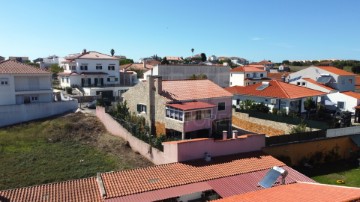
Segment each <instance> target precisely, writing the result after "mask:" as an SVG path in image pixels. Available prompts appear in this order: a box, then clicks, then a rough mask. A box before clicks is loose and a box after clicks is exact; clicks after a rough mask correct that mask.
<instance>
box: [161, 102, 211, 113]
mask: <svg viewBox="0 0 360 202" xmlns="http://www.w3.org/2000/svg"><path fill="white" fill-rule="evenodd" d="M167 106H170V107H174V108H176V109H181V110H183V111H187V110H193V109H206V108H213V107H215V106H216V105H213V104H209V103H206V102H183V103H175V104H167Z"/></svg>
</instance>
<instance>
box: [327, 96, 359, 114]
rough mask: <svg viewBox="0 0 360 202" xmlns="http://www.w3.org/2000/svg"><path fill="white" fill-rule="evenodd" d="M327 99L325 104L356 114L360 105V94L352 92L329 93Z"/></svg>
mask: <svg viewBox="0 0 360 202" xmlns="http://www.w3.org/2000/svg"><path fill="white" fill-rule="evenodd" d="M326 97H327V98H326V99H325V101H324V102H323V104H325V105H327V106H331V105H332V106H334V107H336V108H337V109H339V110H341V111H349V112H352V113H355V107H356V106H359V105H360V93H356V92H352V91H343V92H335V93H329V94H327V96H326ZM329 108H330V109H331V107H329Z"/></svg>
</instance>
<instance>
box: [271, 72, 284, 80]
mask: <svg viewBox="0 0 360 202" xmlns="http://www.w3.org/2000/svg"><path fill="white" fill-rule="evenodd" d="M282 76H284V77H285V78H286V77H287V76H289V73H288V72H278V73H270V72H269V73H267V77H268V78H270V79H271V80H276V81H282V78H281V77H282Z"/></svg>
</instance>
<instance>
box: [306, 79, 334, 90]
mask: <svg viewBox="0 0 360 202" xmlns="http://www.w3.org/2000/svg"><path fill="white" fill-rule="evenodd" d="M303 79H304V80H305V81H307V82H309V83H312V84H315V85H317V86H320V87H321V88H325V89H326V90H330V91H331V90H334V89H332V88H330V87H329V86H326V85H324V84H321V83H318V82H316V81H315V80H313V79H310V78H303Z"/></svg>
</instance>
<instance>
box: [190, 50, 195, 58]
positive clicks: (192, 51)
mask: <svg viewBox="0 0 360 202" xmlns="http://www.w3.org/2000/svg"><path fill="white" fill-rule="evenodd" d="M194 50H195V49H194V48H192V49H191V53H192V55H193V56H194Z"/></svg>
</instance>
